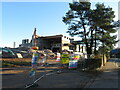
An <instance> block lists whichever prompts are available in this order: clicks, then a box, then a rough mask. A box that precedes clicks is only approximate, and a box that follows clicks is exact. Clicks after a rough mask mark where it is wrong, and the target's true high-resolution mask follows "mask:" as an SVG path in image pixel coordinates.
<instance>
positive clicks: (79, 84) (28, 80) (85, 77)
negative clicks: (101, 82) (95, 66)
mask: <svg viewBox="0 0 120 90" xmlns="http://www.w3.org/2000/svg"><path fill="white" fill-rule="evenodd" d="M55 67H56V66H54V67H53V66H52V67H48V68H47V69H46V70H44V68H39V69H38V70H37V72H36V75H35V77H29V71H30V68H16V69H15V68H14V69H10V70H14V71H15V70H18V71H19V70H23V71H24V72H22V73H16V74H12V73H11V74H3V75H2V88H20V89H25V88H26V87H27V86H29V84H32V83H33V82H35V81H36V83H35V84H38V86H37V87H35V88H83V87H84V86H85V85H86V84H87V83H88V82H89V81H90V80H91V79H93V78H95V77H96V75H97V73H96V72H83V71H80V70H79V69H78V70H68V69H58V68H55ZM57 70H61V72H60V73H57ZM8 71H9V70H8ZM43 75H44V77H43V78H41V79H40V77H41V76H43ZM26 85H27V86H26ZM30 88H33V87H30Z"/></svg>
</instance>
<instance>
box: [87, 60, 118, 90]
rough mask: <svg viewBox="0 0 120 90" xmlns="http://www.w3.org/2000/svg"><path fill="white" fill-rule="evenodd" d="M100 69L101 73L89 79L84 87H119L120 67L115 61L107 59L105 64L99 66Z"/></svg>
mask: <svg viewBox="0 0 120 90" xmlns="http://www.w3.org/2000/svg"><path fill="white" fill-rule="evenodd" d="M100 71H102V73H101V74H99V75H98V76H97V77H95V78H94V79H91V81H90V82H89V83H87V85H86V86H85V88H114V89H115V88H116V89H118V90H119V89H120V67H119V66H118V65H117V64H116V63H114V62H110V61H108V62H107V63H106V64H105V66H103V67H101V68H100Z"/></svg>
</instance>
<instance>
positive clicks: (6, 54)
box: [0, 48, 16, 58]
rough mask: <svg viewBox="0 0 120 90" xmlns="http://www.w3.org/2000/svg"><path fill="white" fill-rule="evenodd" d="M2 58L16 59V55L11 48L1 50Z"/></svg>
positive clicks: (0, 55)
mask: <svg viewBox="0 0 120 90" xmlns="http://www.w3.org/2000/svg"><path fill="white" fill-rule="evenodd" d="M0 57H1V58H16V55H15V54H14V52H13V51H12V50H10V49H9V48H0Z"/></svg>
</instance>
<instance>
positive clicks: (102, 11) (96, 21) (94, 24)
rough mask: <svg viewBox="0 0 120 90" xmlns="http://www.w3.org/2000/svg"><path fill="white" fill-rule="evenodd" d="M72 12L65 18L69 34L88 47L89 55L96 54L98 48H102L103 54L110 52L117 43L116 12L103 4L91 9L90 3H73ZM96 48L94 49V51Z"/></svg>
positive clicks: (71, 5) (71, 4)
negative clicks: (76, 36) (77, 37)
mask: <svg viewBox="0 0 120 90" xmlns="http://www.w3.org/2000/svg"><path fill="white" fill-rule="evenodd" d="M69 6H70V10H69V11H68V12H67V13H66V15H65V17H63V22H64V23H66V24H67V25H69V27H68V31H67V32H68V33H69V34H70V35H71V36H74V35H78V36H79V37H81V38H82V41H83V43H84V44H85V46H86V51H87V54H92V53H94V54H96V52H97V50H96V48H97V47H98V48H99V47H100V48H101V47H102V48H103V53H105V52H108V51H110V50H111V49H112V48H113V45H114V44H115V43H116V42H117V41H116V36H115V35H112V34H113V33H115V32H116V25H115V24H114V20H113V19H114V17H115V15H114V11H112V8H110V7H105V5H104V4H103V3H102V4H100V3H97V4H96V9H93V10H92V9H91V7H90V6H91V3H90V2H73V3H70V4H69ZM93 48H94V49H93Z"/></svg>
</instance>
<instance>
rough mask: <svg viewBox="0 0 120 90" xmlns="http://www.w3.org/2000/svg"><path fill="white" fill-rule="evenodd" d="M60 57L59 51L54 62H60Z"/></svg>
mask: <svg viewBox="0 0 120 90" xmlns="http://www.w3.org/2000/svg"><path fill="white" fill-rule="evenodd" d="M60 58H61V54H60V53H57V58H56V62H60Z"/></svg>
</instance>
